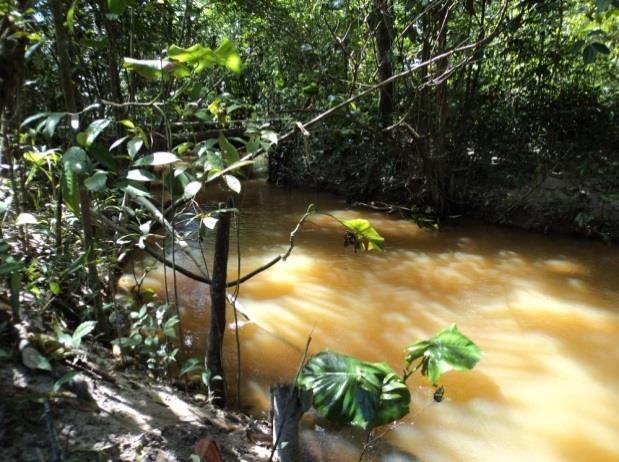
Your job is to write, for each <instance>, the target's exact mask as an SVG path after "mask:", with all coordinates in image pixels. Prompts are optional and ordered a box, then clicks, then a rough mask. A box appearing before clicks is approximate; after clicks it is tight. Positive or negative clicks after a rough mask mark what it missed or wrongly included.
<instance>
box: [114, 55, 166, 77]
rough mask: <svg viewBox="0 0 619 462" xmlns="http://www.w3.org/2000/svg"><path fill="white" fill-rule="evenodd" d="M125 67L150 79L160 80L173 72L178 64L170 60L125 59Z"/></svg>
mask: <svg viewBox="0 0 619 462" xmlns="http://www.w3.org/2000/svg"><path fill="white" fill-rule="evenodd" d="M123 66H124V67H125V68H126V69H127V70H129V71H131V72H136V73H137V74H140V75H141V76H142V77H146V78H148V79H160V78H161V77H162V76H163V73H164V72H172V71H174V68H175V67H176V64H175V63H173V62H172V61H170V60H169V59H133V58H124V59H123Z"/></svg>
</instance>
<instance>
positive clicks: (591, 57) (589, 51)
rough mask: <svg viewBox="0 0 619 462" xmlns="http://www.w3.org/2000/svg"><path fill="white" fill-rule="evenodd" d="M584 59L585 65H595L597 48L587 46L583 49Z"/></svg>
mask: <svg viewBox="0 0 619 462" xmlns="http://www.w3.org/2000/svg"><path fill="white" fill-rule="evenodd" d="M582 58H583V60H584V61H585V64H593V63H594V62H595V47H593V46H592V45H587V46H586V47H584V48H583V49H582Z"/></svg>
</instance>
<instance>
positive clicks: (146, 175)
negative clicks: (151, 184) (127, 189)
mask: <svg viewBox="0 0 619 462" xmlns="http://www.w3.org/2000/svg"><path fill="white" fill-rule="evenodd" d="M127 179H128V180H133V181H142V182H146V181H155V180H156V179H157V175H155V174H154V173H151V172H149V171H148V170H144V169H143V168H136V169H133V170H129V171H128V172H127Z"/></svg>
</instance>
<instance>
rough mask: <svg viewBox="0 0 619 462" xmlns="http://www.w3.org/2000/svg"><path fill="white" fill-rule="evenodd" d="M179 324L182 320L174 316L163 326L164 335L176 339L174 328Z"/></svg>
mask: <svg viewBox="0 0 619 462" xmlns="http://www.w3.org/2000/svg"><path fill="white" fill-rule="evenodd" d="M179 322H180V319H179V318H178V316H177V315H174V316H172V317H171V318H170V319H168V320H167V321H166V322H165V324H164V325H163V333H164V334H165V335H167V336H168V337H176V330H175V329H174V326H176V325H177V324H178V323H179Z"/></svg>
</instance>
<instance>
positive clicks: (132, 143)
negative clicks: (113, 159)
mask: <svg viewBox="0 0 619 462" xmlns="http://www.w3.org/2000/svg"><path fill="white" fill-rule="evenodd" d="M143 145H144V140H142V138H141V137H139V136H134V137H133V138H131V139H130V140H129V141H128V142H127V152H128V153H129V157H131V158H132V159H133V158H134V157H135V155H136V154H137V153H138V152H139V151H140V149H141V148H142V146H143Z"/></svg>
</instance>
